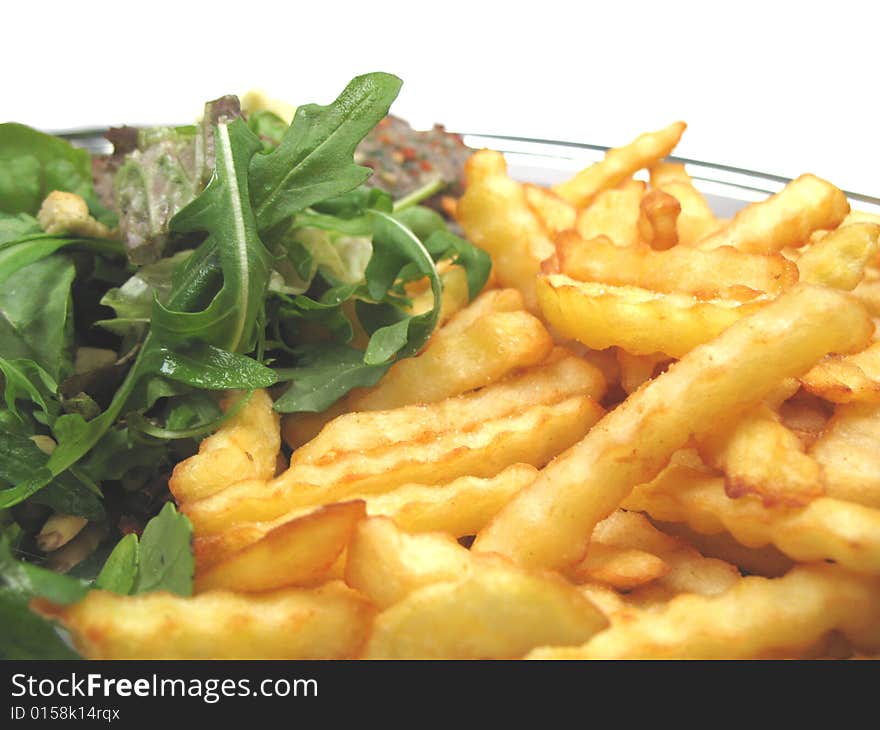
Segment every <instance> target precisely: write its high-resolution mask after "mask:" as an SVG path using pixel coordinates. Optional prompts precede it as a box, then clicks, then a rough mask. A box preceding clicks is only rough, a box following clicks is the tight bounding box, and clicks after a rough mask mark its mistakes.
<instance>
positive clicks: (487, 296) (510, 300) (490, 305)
mask: <svg viewBox="0 0 880 730" xmlns="http://www.w3.org/2000/svg"><path fill="white" fill-rule="evenodd" d="M525 307H526V303H525V300H524V299H523V295H522V294H520V292H519V291H518V290H517V289H490V290H489V291H484V292H483V293H482V294H480V296H478V297H477V298H476V299H474V301H472V302H471V303H470V304H468V305H467V306H466V307H465V308H464V309H462V310H461V311H460V312H458V313H456V315H455V316H454V317H453V318H452V319H450V320H449V321H448V322H447V323H446V324H445V325H444V326H443V327H441V328H440V329H439V330H438V331H437V333H436V335H435V339H436V337H449V338H455V337H458V336H459V335H461V334H462V333H463V332H464V331H465V330H467V329H468V328H469V327H470V326H471V325H473V324H474V322H476V321H477V320H478V319H480V318H481V317H485V316H486V315H488V314H492V313H493V312H519V311H521V310H523V309H525Z"/></svg>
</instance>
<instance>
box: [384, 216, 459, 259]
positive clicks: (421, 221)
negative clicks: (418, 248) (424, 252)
mask: <svg viewBox="0 0 880 730" xmlns="http://www.w3.org/2000/svg"><path fill="white" fill-rule="evenodd" d="M394 217H395V218H397V220H399V221H400V222H401V223H403V225H405V226H406V227H407V228H409V229H410V230H411V231H412V232H413V233H415V234H416V236H417V237H418V238H419V239H420V240H422V241H427V240H428V238H429V237H430V236H431V234H432V233H435V232H437V231H446V230H448V226H447V225H446V221H445V220H444V219H443V216H442V215H440V214H439V213H438V212H437V211H436V210H431V208H426V207H425V206H424V205H416V206H413V207H411V208H404V209H403V210H401V211H399V212H398V211H395V212H394ZM431 253H434V252H433V251H431Z"/></svg>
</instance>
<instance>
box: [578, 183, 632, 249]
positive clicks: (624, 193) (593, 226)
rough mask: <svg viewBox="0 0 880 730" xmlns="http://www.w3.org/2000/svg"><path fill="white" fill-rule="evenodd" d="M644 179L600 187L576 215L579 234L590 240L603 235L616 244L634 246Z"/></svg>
mask: <svg viewBox="0 0 880 730" xmlns="http://www.w3.org/2000/svg"><path fill="white" fill-rule="evenodd" d="M644 192H645V183H643V182H641V181H639V180H627V181H626V182H624V183H622V184H621V185H619V186H618V187H616V188H612V189H610V190H603V191H602V192H600V193H599V194H598V195H596V197H595V199H594V200H593V201H592V202H591V203H590V205H589V206H588V207H586V208H584V209H583V210H582V211H581V212H580V213H579V214H578V218H577V223H576V228H577V232H578V234H579V235H580V236H581V238H584V239H586V240H590V239H591V238H597V237H599V236H603V237H605V238H607V239H609V240H610V241H613V242H614V243H615V244H616V245H618V246H635V245H637V244H638V243H639V242H640V240H641V239H640V236H639V215H640V209H639V202H640V201H641V199H642V195H644Z"/></svg>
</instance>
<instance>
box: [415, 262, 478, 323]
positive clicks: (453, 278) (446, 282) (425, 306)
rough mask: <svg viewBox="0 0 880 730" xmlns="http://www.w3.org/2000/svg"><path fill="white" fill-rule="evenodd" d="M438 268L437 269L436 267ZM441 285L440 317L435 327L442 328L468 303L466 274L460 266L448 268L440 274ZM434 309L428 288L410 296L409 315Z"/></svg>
mask: <svg viewBox="0 0 880 730" xmlns="http://www.w3.org/2000/svg"><path fill="white" fill-rule="evenodd" d="M438 268H439V267H438ZM440 280H441V282H442V284H443V298H442V299H441V302H440V316H439V317H438V319H437V327H442V326H443V325H444V324H445V323H446V322H448V321H449V320H450V319H451V318H452V317H453V316H454V315H455V314H456V313H458V312H460V311H461V310H462V309H464V308H465V307H466V306H467V303H468V287H467V272H466V271H465V270H464V269H463V268H462V267H461V266H450V267H449V268H448V269H446V271H443V272H441V273H440ZM433 307H434V292H433V291H431V287H430V286H426V287H425V288H424V289H423V290H422V291H420V292H417V293H415V294H414V295H412V305H411V306H410V307H409V308H408V309H407V312H408V313H409V314H413V315H416V314H423V313H424V312H427V311H428V310H430V309H432V308H433Z"/></svg>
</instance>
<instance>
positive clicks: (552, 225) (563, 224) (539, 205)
mask: <svg viewBox="0 0 880 730" xmlns="http://www.w3.org/2000/svg"><path fill="white" fill-rule="evenodd" d="M523 190H525V193H526V202H527V203H528V204H529V207H530V208H531V209H532V212H533V213H534V214H535V215H536V216H538V219H539V220H540V221H541V223H542V224H543V225H544V229H545V230H546V231H547V235H548V236H550V237H551V238H553V237H554V236H556V234H558V233H561V232H562V231H567V230H568V229H569V228H574V224H575V221H576V220H577V208H575V207H574V206H573V205H572V204H571V203H569V202H568V201H567V200H564V199H563V198H560V197H559V196H558V195H557V194H556V193H554V192H553V191H552V190H548V189H547V188H542V187H541V186H540V185H523Z"/></svg>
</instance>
